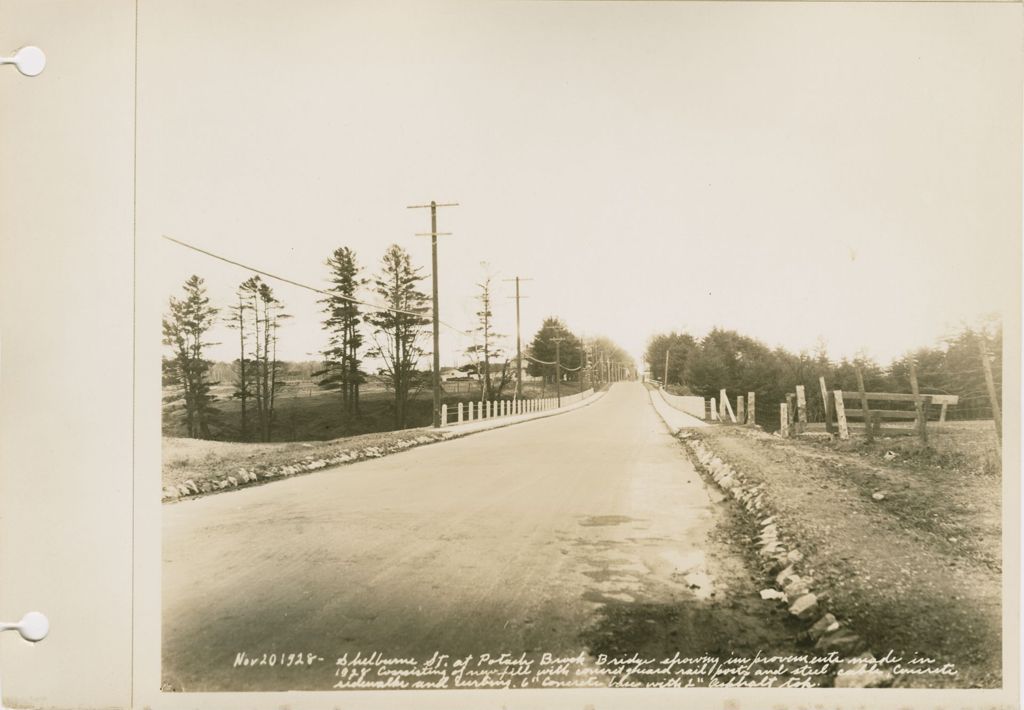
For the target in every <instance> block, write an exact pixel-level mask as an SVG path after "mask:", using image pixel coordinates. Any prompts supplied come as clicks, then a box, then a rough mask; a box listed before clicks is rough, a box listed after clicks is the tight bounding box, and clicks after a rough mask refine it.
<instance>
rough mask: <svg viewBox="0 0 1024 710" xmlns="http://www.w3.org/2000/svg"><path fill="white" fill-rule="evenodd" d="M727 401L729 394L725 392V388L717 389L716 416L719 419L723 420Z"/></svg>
mask: <svg viewBox="0 0 1024 710" xmlns="http://www.w3.org/2000/svg"><path fill="white" fill-rule="evenodd" d="M728 401H729V396H728V395H727V394H726V393H725V390H724V389H723V390H719V392H718V418H719V419H720V420H721V421H723V422H724V421H725V417H726V413H725V404H726V402H728Z"/></svg>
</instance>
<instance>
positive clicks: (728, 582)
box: [163, 382, 794, 692]
mask: <svg viewBox="0 0 1024 710" xmlns="http://www.w3.org/2000/svg"><path fill="white" fill-rule="evenodd" d="M721 500H722V499H721V496H720V495H719V494H717V493H716V492H715V491H713V490H710V489H709V488H708V487H707V486H705V484H704V483H703V481H702V480H701V478H700V476H699V475H698V474H697V472H696V471H695V469H694V468H693V466H692V465H691V463H690V462H689V460H688V459H687V458H686V455H685V454H684V449H683V447H682V445H681V444H680V443H679V442H678V441H677V440H676V439H674V438H673V437H672V436H671V435H670V433H669V432H668V430H667V429H666V427H665V425H664V423H663V422H662V421H661V419H660V418H659V416H658V414H657V413H656V412H655V410H654V408H653V407H652V405H651V403H650V400H649V397H648V394H647V391H646V389H645V388H644V386H643V385H641V384H639V383H634V382H624V383H619V384H616V385H614V386H613V387H612V388H611V390H610V391H609V392H608V393H607V394H606V395H605V396H604V397H602V398H600V399H598V400H597V401H596V402H594V403H593V404H590V405H588V406H586V407H583V408H581V409H578V410H576V411H572V412H568V413H565V414H560V415H557V416H553V417H548V418H544V419H539V420H535V421H531V422H527V423H522V424H517V425H513V426H509V427H505V428H501V429H496V430H492V431H487V432H483V433H478V434H473V435H471V436H467V437H464V438H459V439H456V440H452V441H448V442H444V443H439V444H433V445H430V446H423V447H419V448H415V449H411V450H408V451H406V452H403V453H399V454H394V455H390V456H387V457H384V458H380V459H374V460H370V461H364V462H360V463H356V464H351V465H347V466H341V467H338V468H335V469H329V470H323V471H318V472H316V473H312V474H309V475H305V476H301V477H297V478H292V479H288V480H282V481H275V482H273V483H269V484H267V485H263V486H257V487H251V488H245V489H241V490H237V491H232V492H229V493H221V494H217V495H212V496H207V497H202V498H198V499H195V500H188V501H182V502H178V503H174V504H168V505H164V506H163V535H164V537H163V558H164V559H163V610H164V611H163V681H164V688H165V689H167V690H180V691H189V692H191V691H204V690H288V689H294V690H322V689H330V688H332V687H335V684H336V683H338V682H339V678H338V675H337V673H338V670H337V667H336V661H337V659H339V658H342V657H343V656H345V655H346V654H348V657H349V658H352V657H354V654H356V653H361V654H362V655H363V657H368V656H370V655H371V654H373V653H374V652H379V653H381V654H384V655H386V656H401V657H415V658H418V659H427V658H429V657H431V656H432V655H433V654H434V653H435V652H440V653H442V654H448V655H450V656H451V657H452V658H459V657H464V656H466V655H469V654H474V655H475V656H476V657H479V656H480V655H481V654H491V655H492V657H496V656H498V655H499V654H500V653H502V652H507V653H510V654H514V655H515V656H517V657H518V656H520V654H526V655H527V656H529V657H539V656H541V654H543V653H551V654H553V655H556V656H577V655H579V654H581V653H582V654H584V655H586V656H587V657H588V658H589V657H596V656H597V655H598V654H607V655H609V656H614V655H630V654H633V653H638V654H640V655H641V656H650V657H669V656H672V655H673V654H674V653H676V652H680V653H683V654H685V655H691V656H692V655H697V654H702V653H707V654H711V655H717V656H728V655H729V654H731V653H737V654H741V653H744V652H749V653H751V654H752V653H754V652H755V651H756V650H761V651H762V652H770V651H776V652H779V653H792V652H793V648H792V645H793V642H792V638H793V636H794V629H793V628H792V627H790V626H789V623H790V622H789V621H788V620H787V619H786V618H785V615H784V614H780V613H779V612H777V611H774V610H773V609H772V605H771V604H769V603H767V602H763V601H762V600H761V599H760V597H759V595H758V589H759V587H758V583H757V580H758V576H757V573H756V572H752V571H751V570H752V568H753V565H752V564H750V563H748V562H747V561H746V560H745V559H744V556H743V554H744V553H743V551H742V547H741V544H740V543H737V542H736V541H735V539H734V538H735V535H730V534H729V530H730V525H735V524H736V521H735V520H734V519H733V518H731V517H730V516H733V515H735V513H733V512H731V511H730V510H729V509H727V508H726V506H725V504H723V503H722V502H721ZM240 654H242V655H240ZM270 654H276V658H281V659H283V658H286V657H288V654H303V655H302V656H301V658H303V659H309V658H313V659H314V661H313V662H312V663H310V664H305V663H304V664H302V665H294V664H293V665H289V666H282V665H281V663H280V662H278V663H276V665H274V666H269V665H255V666H252V665H245V664H241V665H238V664H236V661H237V660H238V659H239V658H246V659H250V660H251V659H257V660H258V659H260V658H269V656H270ZM307 654H308V655H307ZM320 658H322V659H323V660H322V661H320V660H317V659H320Z"/></svg>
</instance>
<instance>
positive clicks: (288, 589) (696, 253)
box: [140, 3, 1019, 692]
mask: <svg viewBox="0 0 1024 710" xmlns="http://www.w3.org/2000/svg"><path fill="white" fill-rule="evenodd" d="M238 7H239V6H237V5H235V4H232V3H213V4H208V5H204V6H203V7H202V9H201V10H200V9H197V8H195V7H193V6H189V5H186V4H182V3H168V4H164V5H160V6H154V7H153V8H152V10H150V11H149V12H150V13H151V14H152V17H151V18H150V19H149V20H147V21H146V22H145V23H144V25H143V27H148V26H150V25H152V26H156V25H160V26H164V27H171V28H175V27H179V26H184V25H189V26H190V28H191V32H190V35H189V37H188V44H187V45H184V44H183V42H184V37H183V36H182V35H179V34H177V33H173V32H172V33H168V34H166V36H165V37H163V38H159V39H158V38H154V39H153V40H152V42H151V43H147V46H146V51H145V54H144V57H143V60H142V63H141V69H142V86H141V89H142V91H141V100H140V110H141V111H142V115H143V117H144V119H145V120H146V122H145V125H146V127H147V129H146V131H145V132H144V133H143V136H142V139H141V143H140V152H141V159H142V161H143V164H144V166H145V167H144V168H143V173H142V174H143V175H144V176H146V177H147V184H146V188H145V191H144V197H143V200H144V201H143V205H144V206H145V208H146V209H147V213H146V214H145V216H144V229H143V230H142V233H141V237H140V238H142V239H147V240H153V239H160V240H162V243H161V244H160V247H159V249H160V252H159V253H160V261H161V265H162V266H161V269H160V273H159V278H160V281H159V284H160V287H161V288H163V289H164V291H165V293H166V296H167V305H166V310H165V312H164V313H163V319H162V329H163V330H162V333H163V343H164V345H165V350H164V352H163V356H162V361H161V362H162V367H163V370H162V382H161V385H162V393H163V396H162V434H163V440H162V447H163V448H162V492H161V496H162V501H163V510H162V534H163V539H162V586H161V590H162V595H163V596H162V615H163V616H162V631H163V636H162V646H161V650H162V690H164V691H174V692H196V691H223V690H232V691H258V690H293V689H294V690H323V689H337V690H346V689H385V690H396V691H397V690H402V689H433V688H443V689H506V690H507V689H528V688H606V687H607V688H619V687H622V688H636V687H641V688H646V687H658V688H681V689H685V688H694V687H699V688H765V689H768V688H821V687H845V688H864V687H912V688H991V687H999V686H1000V685H1001V681H1002V668H1001V662H1002V640H1003V639H1002V613H1003V606H1002V601H1001V592H1002V582H1001V575H1002V569H1003V564H1002V563H1003V558H1002V552H1001V546H1002V537H1001V513H1002V499H1001V489H1002V485H1001V484H1002V467H1001V462H1000V449H999V442H1000V434H1001V419H1000V411H1001V408H1002V403H1001V394H1000V393H1001V381H1002V357H1001V353H1002V337H1003V323H1002V320H1001V313H1000V309H1001V306H1002V303H1003V301H1004V297H1005V294H1006V293H1007V291H1008V289H1009V288H1010V287H1011V284H1013V283H1014V279H1015V273H1014V272H1015V266H1016V265H1015V262H1014V261H1013V259H1009V258H1007V257H1008V256H1012V255H1015V254H1016V251H1017V249H1018V245H1017V242H1016V239H1015V235H1014V226H1015V224H1016V221H1017V219H1018V217H1019V215H1018V214H1016V213H1015V212H1014V211H1013V209H1012V205H1013V201H1012V199H1011V198H1012V196H1013V191H1014V189H1015V188H1016V187H1017V183H1016V181H1015V180H1014V178H1013V174H1014V173H1013V171H1014V169H1015V168H1016V167H1017V163H1018V156H1013V155H1010V154H1009V153H1008V152H1007V151H1006V148H1007V147H1008V146H1012V145H1013V144H1014V142H1015V141H1016V140H1017V138H1018V133H1019V126H1018V125H1015V124H1013V123H1011V122H1004V123H1000V122H998V121H997V120H996V119H997V118H998V117H1000V116H1003V115H1010V112H1009V111H1008V110H1006V109H1008V108H1009V106H1010V105H1011V104H1013V102H1015V101H1017V100H1018V99H1019V96H1018V92H1015V91H1014V90H1013V85H1012V81H1008V82H1000V81H998V80H997V77H986V76H985V72H986V67H988V66H989V65H991V64H999V63H1001V62H1011V61H1013V59H1012V57H1013V54H1014V52H1015V51H1016V47H1015V46H1014V43H1013V42H1014V41H1015V40H1017V39H1019V27H1014V29H1013V30H1012V31H1005V32H1000V31H999V27H998V23H999V21H1000V20H999V13H996V12H992V13H989V14H981V13H978V11H977V10H976V9H975V8H972V7H967V6H956V5H954V6H949V5H929V6H921V7H917V6H915V7H910V6H902V5H891V6H887V7H884V8H882V9H881V11H879V10H876V9H875V8H874V7H870V8H869V7H867V6H856V7H854V6H848V5H828V6H822V5H805V4H799V5H791V6H781V5H767V4H765V5H756V6H753V7H751V6H738V5H733V4H698V3H694V4H685V3H682V4H663V5H653V6H652V5H632V4H628V3H627V4H587V3H568V4H557V3H556V4H543V3H541V4H531V3H510V4H472V5H469V4H458V3H456V4H446V3H423V4H397V5H383V6H382V5H376V4H374V5H369V4H356V3H341V4H319V3H307V4H299V5H298V6H289V7H287V8H285V7H283V6H277V5H269V4H268V5H260V4H255V5H249V6H247V7H248V9H247V11H246V13H244V14H245V15H246V17H245V19H244V23H243V24H241V25H240V26H237V27H233V28H232V29H231V30H229V31H228V32H227V33H225V32H224V31H223V28H225V27H226V26H228V24H229V23H230V20H231V19H232V18H237V19H239V20H240V21H241V20H242V18H241V17H239V16H238V15H239V13H238ZM967 20H970V23H971V24H970V25H969V26H970V28H971V29H972V30H973V33H972V32H968V31H967V30H966V29H965V24H964V23H965V21H967ZM285 22H287V23H288V29H287V31H286V32H284V33H282V30H281V26H282V24H283V23H285ZM981 32H987V33H989V34H990V36H991V37H992V38H993V40H998V41H995V42H987V43H979V42H977V40H976V35H975V34H974V33H981ZM282 36H283V39H284V40H285V41H284V43H283V44H281V43H280V42H279V43H278V46H277V47H276V50H275V52H273V53H268V52H266V51H265V49H264V48H265V47H267V46H269V45H270V44H272V41H273V39H274V38H277V39H282ZM147 40H148V37H147ZM217 45H219V46H217ZM211 53H216V54H215V56H216V59H215V60H214V64H215V67H214V68H213V69H212V70H211V69H209V68H208V69H207V70H205V71H202V70H200V68H199V67H198V65H192V64H190V63H189V62H190V61H193V62H198V61H199V58H200V57H202V58H203V59H202V61H203V62H210V61H211ZM183 55H184V57H183ZM190 58H191V60H190ZM183 62H184V63H185V64H184V66H183V65H182V63H183ZM151 65H152V69H151V68H150V66H151ZM193 68H194V71H192V69H193ZM164 71H167V72H171V71H173V73H174V75H175V77H177V81H174V82H173V87H172V78H171V77H170V76H166V75H165V74H164V73H163V72H164ZM201 72H202V75H200V73H201ZM151 83H152V89H150V84H151Z"/></svg>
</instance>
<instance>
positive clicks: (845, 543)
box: [696, 423, 1002, 687]
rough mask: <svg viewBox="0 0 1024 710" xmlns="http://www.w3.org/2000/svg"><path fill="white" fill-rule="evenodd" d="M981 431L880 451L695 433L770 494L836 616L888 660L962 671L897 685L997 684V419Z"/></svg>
mask: <svg viewBox="0 0 1024 710" xmlns="http://www.w3.org/2000/svg"><path fill="white" fill-rule="evenodd" d="M976 424H981V423H970V424H966V425H965V424H958V425H956V426H951V427H948V428H947V430H946V431H945V432H944V433H943V432H936V434H935V435H933V440H934V441H933V443H932V446H930V447H927V448H923V447H920V445H918V444H917V442H916V441H913V440H912V439H910V438H909V437H892V438H881V439H878V440H876V441H875V442H874V444H871V445H868V444H866V443H865V442H863V441H862V440H861V441H857V440H854V441H851V442H838V441H837V442H832V441H829V440H827V439H799V440H789V439H781V438H779V437H776V436H770V435H767V434H764V433H763V432H760V431H759V430H751V429H746V428H740V427H729V426H718V427H710V428H704V429H701V430H699V431H698V432H696V435H697V436H699V437H700V439H701V440H703V441H704V442H705V443H706V444H707V445H708V446H710V447H711V449H713V450H714V452H715V453H716V454H717V455H718V456H719V457H721V458H722V459H723V460H724V461H726V462H727V463H729V464H731V465H733V466H735V467H736V468H737V469H738V470H742V471H743V472H744V475H745V476H746V477H747V478H748V479H749V480H750V482H751V483H753V484H757V485H760V486H762V489H763V491H764V500H765V503H766V508H768V509H770V510H772V511H773V512H774V513H775V514H776V515H777V516H778V518H779V520H780V521H784V524H785V527H786V529H787V531H788V532H789V533H790V535H791V536H792V537H793V538H795V539H797V540H799V545H800V550H801V552H802V553H803V554H804V558H805V565H806V567H807V570H808V573H809V574H811V575H812V576H813V577H814V578H815V579H817V580H818V582H819V583H820V585H821V588H822V589H824V590H828V591H827V594H828V596H827V599H826V600H825V601H826V602H827V606H828V608H829V610H830V611H832V613H834V614H835V616H836V617H838V618H839V619H840V620H841V621H843V622H844V623H846V624H849V626H850V627H852V628H853V629H855V630H856V631H857V633H858V634H860V635H861V636H863V637H864V638H865V639H866V640H867V641H868V642H869V643H870V645H871V646H872V648H874V649H876V650H879V651H881V652H882V653H884V652H885V651H887V650H889V649H892V650H894V651H895V652H896V653H898V654H902V655H904V656H908V657H909V656H913V655H914V654H917V655H919V656H928V657H931V658H935V659H937V660H938V661H940V663H946V662H949V663H955V664H956V667H957V669H958V671H959V672H958V674H957V675H956V676H952V677H942V676H921V677H915V676H901V677H900V678H899V679H898V680H897V685H904V686H918V687H943V686H945V687H999V686H1000V685H1001V683H1002V680H1001V679H1002V673H1001V658H1002V651H1001V643H1002V638H1001V636H1002V623H1001V591H1002V579H1001V572H1002V559H1001V554H1000V550H1001V532H1000V520H1001V513H1000V501H1001V476H1000V472H999V466H998V460H997V459H995V462H994V460H993V456H994V452H995V448H994V439H995V437H994V435H992V434H991V431H990V428H991V423H989V425H988V426H989V430H985V429H983V428H982V427H980V426H976ZM944 434H945V435H944ZM986 434H988V435H989V436H990V437H991V441H990V442H987V441H986Z"/></svg>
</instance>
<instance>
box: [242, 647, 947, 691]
mask: <svg viewBox="0 0 1024 710" xmlns="http://www.w3.org/2000/svg"><path fill="white" fill-rule="evenodd" d="M233 667H234V668H235V669H238V670H240V671H254V670H259V669H269V668H275V669H279V668H294V669H296V671H297V672H301V669H307V670H308V669H326V670H328V671H330V670H331V668H332V667H333V672H332V676H333V686H332V687H333V688H336V689H339V690H344V689H352V690H359V689H362V690H372V689H394V690H401V689H410V690H416V689H429V688H443V689H452V688H487V689H512V688H813V687H821V686H822V685H828V684H830V683H829V682H826V679H831V678H836V679H838V678H840V677H862V678H879V679H884V680H885V682H886V684H888V682H891V681H892V680H893V679H895V678H897V677H899V676H922V675H925V676H955V675H956V674H957V671H956V668H955V666H954V665H953V664H952V663H940V662H939V661H937V660H936V659H934V658H928V657H926V656H919V655H913V656H908V657H904V656H901V655H897V654H896V653H894V652H892V651H890V652H888V653H886V654H885V655H884V656H882V657H881V658H877V659H876V658H874V657H873V656H855V657H850V658H847V657H843V656H841V655H839V654H838V653H836V652H832V653H828V654H824V655H817V654H798V655H790V656H779V655H763V654H762V653H761V652H758V653H757V654H755V655H754V656H728V657H724V658H723V657H718V656H709V655H700V656H683V655H681V654H679V653H676V654H675V655H673V656H670V657H664V658H647V657H643V656H640V655H639V654H635V653H634V654H632V655H629V656H615V657H613V656H607V655H603V654H602V655H598V656H589V655H587V654H584V653H579V654H577V655H574V656H559V655H556V654H552V653H542V654H525V653H522V654H518V655H516V654H511V653H494V654H490V653H482V654H468V655H460V656H452V655H449V654H444V653H441V652H435V653H434V654H433V655H432V656H430V657H429V658H415V657H402V656H389V655H386V654H384V653H381V652H379V651H375V652H373V653H369V654H364V653H361V652H356V653H354V654H352V653H345V654H344V655H342V656H340V657H338V658H336V659H333V660H328V659H326V658H325V657H324V656H323V655H320V654H317V653H313V652H309V651H304V652H285V653H280V652H264V653H255V654H250V653H247V652H244V651H243V652H238V653H237V654H236V655H235V659H234V665H233Z"/></svg>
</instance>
